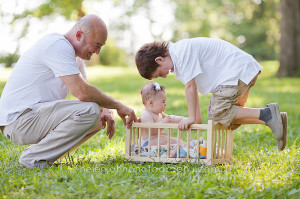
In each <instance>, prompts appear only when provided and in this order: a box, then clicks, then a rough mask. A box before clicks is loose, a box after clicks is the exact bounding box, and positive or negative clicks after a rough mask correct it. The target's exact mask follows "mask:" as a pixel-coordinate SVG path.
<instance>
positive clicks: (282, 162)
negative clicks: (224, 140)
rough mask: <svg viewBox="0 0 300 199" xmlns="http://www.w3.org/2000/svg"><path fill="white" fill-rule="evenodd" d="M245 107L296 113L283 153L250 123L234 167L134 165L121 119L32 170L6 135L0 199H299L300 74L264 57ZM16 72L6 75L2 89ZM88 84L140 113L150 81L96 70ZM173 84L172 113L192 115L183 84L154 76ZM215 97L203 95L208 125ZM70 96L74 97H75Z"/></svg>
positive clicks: (0, 142)
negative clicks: (284, 74) (280, 74)
mask: <svg viewBox="0 0 300 199" xmlns="http://www.w3.org/2000/svg"><path fill="white" fill-rule="evenodd" d="M261 64H262V66H263V67H264V70H263V71H262V74H261V75H260V76H259V78H258V81H257V83H256V85H255V86H254V87H253V88H252V89H251V93H250V96H249V99H248V102H247V104H246V106H249V107H265V106H266V104H267V103H270V102H274V101H277V102H278V103H279V105H280V109H281V111H286V112H287V113H288V117H289V123H288V128H289V134H288V144H287V148H286V150H284V151H282V152H280V151H278V149H277V143H276V140H275V139H274V137H273V135H272V133H271V131H270V129H269V128H268V127H266V126H262V125H245V126H242V127H241V128H239V129H238V130H236V131H235V132H234V147H233V158H232V163H231V164H230V165H228V164H227V165H220V166H215V167H212V168H210V167H206V166H203V165H200V166H199V165H194V164H187V163H183V164H160V163H132V162H129V161H127V160H125V158H124V152H125V149H124V147H125V127H124V125H123V123H122V121H121V120H120V119H119V118H118V116H117V114H116V113H115V117H116V132H115V136H114V137H113V138H112V139H111V140H108V138H107V137H106V135H105V131H104V130H101V131H100V133H98V134H97V135H96V136H94V137H93V138H91V139H90V140H89V142H88V143H85V144H83V145H82V146H81V147H80V148H79V149H78V150H77V151H75V153H73V154H72V155H71V156H69V157H68V158H66V159H65V160H63V161H62V162H61V163H62V164H59V165H57V166H54V167H51V168H49V169H46V170H44V171H38V170H26V169H24V168H22V167H20V166H19V165H18V158H19V156H20V154H21V152H22V151H23V150H24V149H25V148H26V146H17V145H15V144H12V143H11V142H10V141H9V140H8V139H6V138H5V137H4V136H3V135H2V134H0V154H1V156H0V169H1V173H0V184H1V185H2V186H0V198H39V197H40V198H149V197H151V198H298V196H299V194H300V189H299V187H300V177H299V175H300V169H299V164H300V163H299V158H300V154H299V152H300V143H299V130H300V128H299V127H300V111H299V110H300V102H299V99H300V87H299V86H298V85H300V79H299V78H282V79H279V78H277V77H276V71H277V69H278V66H279V64H278V62H275V61H267V62H262V63H261ZM8 73H9V70H8V71H7V72H6V73H5V74H6V75H3V74H4V73H1V74H0V78H1V79H0V93H1V92H2V89H3V87H4V85H5V81H6V80H7V74H8ZM87 75H88V79H89V82H90V83H91V84H93V85H95V86H96V87H98V88H99V89H101V90H102V91H104V92H105V93H107V94H108V95H110V96H112V97H114V98H115V99H117V100H119V101H121V102H122V103H124V104H126V105H127V106H129V107H131V108H133V109H134V110H135V111H136V113H137V116H138V117H139V116H140V114H141V113H142V111H143V104H142V102H141V96H140V94H139V90H140V89H141V88H142V86H143V84H144V82H145V80H144V79H142V78H141V77H140V76H139V75H138V72H137V70H136V69H135V68H122V67H113V68H112V67H90V68H88V69H87ZM155 81H157V82H159V83H160V84H163V85H164V86H165V87H166V92H167V107H166V110H165V111H166V113H168V114H177V115H183V116H187V115H188V112H187V105H186V99H185V94H184V85H183V84H182V83H181V82H179V81H177V80H175V78H174V75H170V77H168V78H167V79H162V78H160V79H157V80H155ZM209 97H210V95H206V96H202V95H200V106H201V112H202V117H203V121H204V123H206V122H207V120H208V117H207V106H208V103H209ZM68 99H75V98H74V97H72V96H69V97H68Z"/></svg>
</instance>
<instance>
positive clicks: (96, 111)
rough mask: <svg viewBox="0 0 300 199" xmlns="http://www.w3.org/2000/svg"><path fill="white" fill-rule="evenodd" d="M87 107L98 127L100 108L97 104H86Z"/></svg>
mask: <svg viewBox="0 0 300 199" xmlns="http://www.w3.org/2000/svg"><path fill="white" fill-rule="evenodd" d="M86 103H87V106H88V107H89V108H88V109H89V113H90V115H91V116H92V118H93V119H94V124H95V125H96V124H97V123H98V121H99V119H100V107H99V105H98V104H97V103H95V102H86Z"/></svg>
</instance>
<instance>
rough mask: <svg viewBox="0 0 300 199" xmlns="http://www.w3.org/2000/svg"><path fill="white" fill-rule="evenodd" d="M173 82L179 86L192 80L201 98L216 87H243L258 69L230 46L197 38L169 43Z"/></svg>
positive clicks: (248, 57)
mask: <svg viewBox="0 0 300 199" xmlns="http://www.w3.org/2000/svg"><path fill="white" fill-rule="evenodd" d="M169 53H170V56H171V59H172V61H173V64H174V75H175V78H176V79H178V80H180V81H181V82H182V83H183V84H186V83H188V82H189V81H190V80H192V79H194V78H195V82H196V85H197V90H198V92H200V93H201V94H203V95H205V94H207V93H211V92H212V91H213V90H214V89H215V88H216V87H217V86H218V85H237V84H238V80H241V81H243V82H244V83H245V84H249V82H250V81H251V80H252V79H253V78H254V77H255V76H256V75H257V74H258V72H259V71H260V70H262V67H261V66H260V65H259V63H258V62H257V61H256V60H255V59H254V58H253V57H252V56H251V55H249V54H248V53H246V52H244V51H242V50H241V49H239V48H237V47H236V46H234V45H232V44H231V43H229V42H227V41H224V40H221V39H214V38H205V37H198V38H192V39H184V40H181V41H178V42H176V43H172V42H169Z"/></svg>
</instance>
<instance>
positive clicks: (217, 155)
mask: <svg viewBox="0 0 300 199" xmlns="http://www.w3.org/2000/svg"><path fill="white" fill-rule="evenodd" d="M216 133H217V145H218V147H217V149H216V150H217V153H216V159H220V158H219V151H220V130H219V129H218V130H217V131H216Z"/></svg>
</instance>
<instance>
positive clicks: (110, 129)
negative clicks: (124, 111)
mask: <svg viewBox="0 0 300 199" xmlns="http://www.w3.org/2000/svg"><path fill="white" fill-rule="evenodd" d="M100 120H101V123H102V128H103V129H104V128H105V127H106V124H107V129H106V135H107V136H108V138H109V139H111V138H112V137H113V136H114V134H115V119H114V114H113V112H112V111H111V110H109V109H106V108H103V110H102V112H101V116H100Z"/></svg>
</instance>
